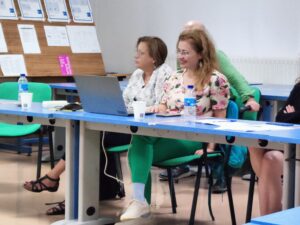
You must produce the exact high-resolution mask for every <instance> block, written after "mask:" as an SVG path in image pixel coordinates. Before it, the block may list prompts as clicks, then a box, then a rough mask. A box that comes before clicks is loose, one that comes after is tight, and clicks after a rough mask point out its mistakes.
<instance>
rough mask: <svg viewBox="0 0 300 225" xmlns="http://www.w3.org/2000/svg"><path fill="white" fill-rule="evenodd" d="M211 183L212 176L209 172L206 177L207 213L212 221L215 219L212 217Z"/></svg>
mask: <svg viewBox="0 0 300 225" xmlns="http://www.w3.org/2000/svg"><path fill="white" fill-rule="evenodd" d="M212 185H213V177H212V173H210V174H209V177H208V209H209V214H210V217H211V219H212V221H215V217H214V214H213V212H212V208H211V187H212Z"/></svg>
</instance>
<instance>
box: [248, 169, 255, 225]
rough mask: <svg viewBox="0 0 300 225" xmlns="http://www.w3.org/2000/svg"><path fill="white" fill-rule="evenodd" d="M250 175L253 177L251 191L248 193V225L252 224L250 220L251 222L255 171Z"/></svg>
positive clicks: (251, 178)
mask: <svg viewBox="0 0 300 225" xmlns="http://www.w3.org/2000/svg"><path fill="white" fill-rule="evenodd" d="M250 174H251V176H250V183H249V191H248V202H247V213H246V223H248V222H250V220H251V215H252V205H253V194H254V186H255V173H254V171H253V169H251V172H250Z"/></svg>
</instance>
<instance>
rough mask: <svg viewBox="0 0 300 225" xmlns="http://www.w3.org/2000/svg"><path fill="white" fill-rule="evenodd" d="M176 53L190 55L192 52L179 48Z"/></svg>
mask: <svg viewBox="0 0 300 225" xmlns="http://www.w3.org/2000/svg"><path fill="white" fill-rule="evenodd" d="M176 54H177V56H189V54H190V52H188V51H185V50H177V52H176Z"/></svg>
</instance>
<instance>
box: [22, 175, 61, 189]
mask: <svg viewBox="0 0 300 225" xmlns="http://www.w3.org/2000/svg"><path fill="white" fill-rule="evenodd" d="M23 187H24V188H25V189H26V190H28V191H31V192H42V191H49V192H56V191H57V189H58V187H59V178H57V179H54V178H52V177H50V176H48V175H45V176H43V177H41V178H40V179H38V180H32V181H26V182H25V183H24V184H23Z"/></svg>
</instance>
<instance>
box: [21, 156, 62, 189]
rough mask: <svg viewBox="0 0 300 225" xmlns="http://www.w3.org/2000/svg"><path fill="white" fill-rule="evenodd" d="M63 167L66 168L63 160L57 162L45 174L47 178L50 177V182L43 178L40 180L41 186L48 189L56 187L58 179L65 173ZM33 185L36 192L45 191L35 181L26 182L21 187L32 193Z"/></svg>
mask: <svg viewBox="0 0 300 225" xmlns="http://www.w3.org/2000/svg"><path fill="white" fill-rule="evenodd" d="M65 166H66V163H65V160H63V159H61V160H59V162H58V163H57V164H56V165H55V167H54V168H53V169H52V170H50V171H49V172H48V173H47V176H48V177H50V178H51V180H50V179H48V178H44V179H43V180H42V183H43V185H45V186H47V187H50V188H51V187H55V186H58V185H59V183H58V182H59V177H60V175H61V174H62V173H63V172H64V171H65ZM33 185H35V186H36V188H37V189H38V190H44V189H45V187H44V186H43V185H41V184H40V183H37V181H26V182H25V183H24V185H23V186H24V188H25V189H26V190H28V191H32V186H33Z"/></svg>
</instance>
